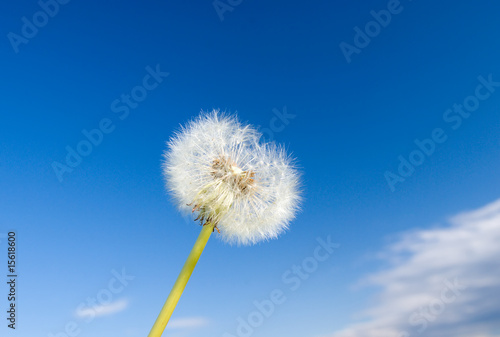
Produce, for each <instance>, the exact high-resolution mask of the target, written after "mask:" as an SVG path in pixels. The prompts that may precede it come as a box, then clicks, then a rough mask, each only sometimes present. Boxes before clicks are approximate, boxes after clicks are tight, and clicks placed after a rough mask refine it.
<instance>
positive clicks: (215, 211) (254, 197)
mask: <svg viewBox="0 0 500 337" xmlns="http://www.w3.org/2000/svg"><path fill="white" fill-rule="evenodd" d="M260 138H261V134H260V133H259V132H258V131H257V130H256V129H255V128H254V127H252V126H250V125H242V124H241V123H240V122H239V121H238V120H237V119H236V117H235V116H228V115H224V114H221V113H219V112H218V111H215V110H214V111H212V112H210V113H204V112H202V113H201V114H200V116H198V117H197V118H196V119H194V120H192V121H190V122H189V123H188V124H187V125H186V126H184V127H183V128H182V129H181V131H180V132H178V133H177V134H176V135H175V136H174V137H172V138H171V139H170V141H169V142H168V150H167V151H166V152H165V154H164V158H165V161H164V163H163V172H164V174H165V178H166V182H167V188H168V189H169V190H170V191H171V192H172V193H173V195H174V196H175V198H176V199H177V201H178V204H179V208H180V209H182V210H185V211H189V212H191V211H192V212H197V213H198V219H200V220H201V222H202V224H204V223H211V224H214V225H215V226H216V227H217V229H218V230H220V232H221V236H222V237H223V239H224V240H226V241H228V242H236V243H239V244H252V243H255V242H258V241H261V240H264V239H270V238H275V237H277V236H278V234H280V233H281V232H283V231H284V230H285V229H287V228H288V224H289V223H290V221H291V220H292V219H293V218H294V216H295V213H296V211H297V209H298V206H299V201H300V196H299V175H298V173H297V171H296V170H295V168H294V167H293V164H292V159H291V158H290V157H289V156H288V155H287V154H286V153H285V151H284V150H283V149H282V148H281V147H278V146H276V145H275V144H274V143H262V142H260Z"/></svg>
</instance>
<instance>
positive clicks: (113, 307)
mask: <svg viewBox="0 0 500 337" xmlns="http://www.w3.org/2000/svg"><path fill="white" fill-rule="evenodd" d="M127 307H128V301H127V300H126V299H121V300H118V301H114V302H111V303H108V304H102V305H96V306H92V307H89V306H85V307H83V308H81V309H79V310H77V311H76V316H77V317H80V318H85V317H98V316H105V315H111V314H115V313H117V312H120V311H123V310H125V309H126V308H127Z"/></svg>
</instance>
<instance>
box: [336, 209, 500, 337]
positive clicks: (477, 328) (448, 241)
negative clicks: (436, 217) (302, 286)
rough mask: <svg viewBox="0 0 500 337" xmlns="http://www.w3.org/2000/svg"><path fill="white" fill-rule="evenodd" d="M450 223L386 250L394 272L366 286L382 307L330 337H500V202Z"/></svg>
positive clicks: (381, 274) (367, 281)
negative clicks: (371, 287) (372, 288)
mask: <svg viewBox="0 0 500 337" xmlns="http://www.w3.org/2000/svg"><path fill="white" fill-rule="evenodd" d="M449 222H450V224H448V225H447V226H446V227H442V228H437V229H428V230H419V231H414V232H411V233H406V234H404V235H403V236H402V237H401V238H400V239H398V241H397V242H395V243H394V244H392V245H390V246H389V247H387V249H386V250H385V252H384V256H386V258H387V259H388V261H391V263H392V264H391V266H390V267H389V268H387V269H385V270H382V271H380V272H378V273H375V274H371V275H368V276H367V277H366V278H364V279H363V280H362V283H364V284H369V285H375V286H379V287H380V292H379V293H378V295H377V297H376V298H375V300H374V303H375V304H373V305H371V306H370V307H369V308H368V309H367V310H365V311H364V312H363V313H362V316H363V321H362V322H358V323H353V324H352V325H350V326H348V327H347V328H345V329H343V330H341V331H337V332H335V333H334V334H333V335H331V336H332V337H358V336H363V337H410V336H428V337H438V336H439V337H471V336H474V337H476V336H477V337H493V336H500V301H499V295H498V294H500V200H498V201H496V202H494V203H492V204H489V205H487V206H485V207H483V208H481V209H478V210H475V211H470V212H466V213H462V214H459V215H457V216H455V217H453V218H451V219H450V221H449Z"/></svg>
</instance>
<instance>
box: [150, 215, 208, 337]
mask: <svg viewBox="0 0 500 337" xmlns="http://www.w3.org/2000/svg"><path fill="white" fill-rule="evenodd" d="M213 229H214V226H213V225H211V224H208V223H207V224H205V225H204V226H203V228H202V229H201V233H200V235H199V236H198V239H196V242H195V244H194V246H193V249H191V253H189V256H188V258H187V260H186V262H185V263H184V267H182V270H181V273H180V274H179V276H178V277H177V280H176V281H175V284H174V286H173V287H172V290H171V291H170V294H169V295H168V298H167V301H166V302H165V304H164V305H163V308H162V309H161V311H160V314H159V315H158V318H157V319H156V321H155V324H154V325H153V327H152V328H151V331H150V332H149V335H148V337H160V336H161V334H162V333H163V330H165V327H166V326H167V323H168V321H169V320H170V316H172V312H173V311H174V309H175V306H176V305H177V302H179V298H180V297H181V295H182V292H183V291H184V288H185V287H186V284H187V282H188V280H189V277H190V276H191V274H192V273H193V269H194V267H195V266H196V263H197V262H198V259H199V258H200V255H201V253H202V252H203V249H204V248H205V245H206V244H207V241H208V239H209V238H210V234H212V232H213Z"/></svg>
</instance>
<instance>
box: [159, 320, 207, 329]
mask: <svg viewBox="0 0 500 337" xmlns="http://www.w3.org/2000/svg"><path fill="white" fill-rule="evenodd" d="M208 323H209V321H208V319H206V318H205V317H184V318H176V319H173V320H171V321H170V322H168V325H167V329H190V328H200V327H203V326H207V325H208Z"/></svg>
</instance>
